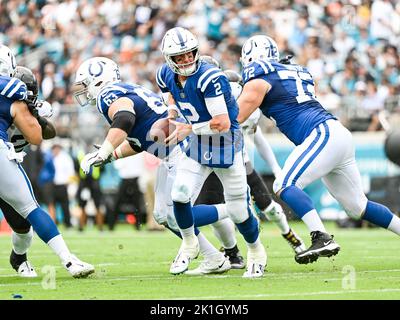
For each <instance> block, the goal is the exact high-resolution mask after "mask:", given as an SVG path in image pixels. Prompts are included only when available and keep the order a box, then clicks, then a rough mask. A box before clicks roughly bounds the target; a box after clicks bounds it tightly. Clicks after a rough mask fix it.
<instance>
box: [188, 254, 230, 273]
mask: <svg viewBox="0 0 400 320" xmlns="http://www.w3.org/2000/svg"><path fill="white" fill-rule="evenodd" d="M230 269H231V263H230V262H229V259H228V257H225V256H224V255H221V256H219V257H218V258H216V259H206V260H204V261H203V262H202V263H200V265H199V266H198V267H197V268H196V269H193V270H187V271H186V272H185V274H187V275H190V276H202V275H206V274H220V273H224V272H227V271H228V270H230Z"/></svg>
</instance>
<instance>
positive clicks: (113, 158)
mask: <svg viewBox="0 0 400 320" xmlns="http://www.w3.org/2000/svg"><path fill="white" fill-rule="evenodd" d="M93 146H94V147H95V148H96V149H97V150H100V148H101V145H99V144H96V143H94V144H93ZM115 160H117V159H116V158H115V157H114V152H113V153H111V154H110V155H109V156H108V158H107V159H105V160H104V161H103V162H102V163H100V164H94V165H93V166H95V167H101V166H104V165H106V164H107V163H110V162H113V161H115Z"/></svg>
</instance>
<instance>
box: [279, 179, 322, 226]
mask: <svg viewBox="0 0 400 320" xmlns="http://www.w3.org/2000/svg"><path fill="white" fill-rule="evenodd" d="M280 198H281V199H282V200H283V201H285V202H286V204H287V205H288V206H289V207H290V208H291V209H292V210H293V212H294V213H295V214H296V215H297V216H298V217H299V218H302V217H303V216H304V215H305V214H306V213H307V212H310V211H311V210H313V209H315V208H314V204H313V203H312V200H311V198H310V197H309V196H308V194H307V193H305V192H304V191H303V190H301V189H299V188H297V187H295V186H289V187H286V188H285V189H284V190H283V191H282V192H281V195H280Z"/></svg>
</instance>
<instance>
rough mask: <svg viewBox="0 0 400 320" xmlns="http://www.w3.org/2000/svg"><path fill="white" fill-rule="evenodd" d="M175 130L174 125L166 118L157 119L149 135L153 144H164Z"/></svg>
mask: <svg viewBox="0 0 400 320" xmlns="http://www.w3.org/2000/svg"><path fill="white" fill-rule="evenodd" d="M174 130H175V125H174V124H172V123H170V122H169V120H168V119H167V118H163V119H159V120H157V121H156V122H154V123H153V125H152V126H151V129H150V132H149V135H150V139H151V140H153V141H154V142H158V143H164V140H165V138H167V137H168V136H169V135H170V134H171V133H172V132H174Z"/></svg>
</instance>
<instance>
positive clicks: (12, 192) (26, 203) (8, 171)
mask: <svg viewBox="0 0 400 320" xmlns="http://www.w3.org/2000/svg"><path fill="white" fill-rule="evenodd" d="M1 142H2V141H0V167H1V168H2V170H1V171H0V181H1V184H2V188H0V197H1V198H2V199H3V200H4V201H5V202H7V203H8V204H9V205H11V206H12V207H13V208H14V209H15V211H17V212H18V213H19V214H20V215H21V216H22V217H23V218H24V219H27V220H28V222H29V223H30V224H31V225H32V227H33V230H34V231H35V232H36V233H37V235H38V236H39V238H40V239H42V241H43V242H45V243H46V244H47V245H48V246H49V247H50V248H51V249H52V250H53V252H54V253H56V254H57V255H58V257H59V258H60V260H61V262H62V264H63V266H64V267H65V268H66V269H67V270H68V272H69V273H70V274H71V275H72V276H74V277H85V276H87V275H89V274H91V273H93V272H94V267H93V266H92V265H90V264H87V263H85V262H82V261H80V260H79V259H78V258H76V257H75V256H74V255H72V254H71V252H70V251H69V249H68V247H67V245H66V243H65V241H64V239H63V238H62V236H61V234H60V232H59V231H58V229H57V226H56V225H55V223H54V221H53V220H52V219H51V218H50V216H49V215H48V214H47V213H46V212H45V211H44V210H43V209H41V208H40V206H39V205H38V203H37V202H36V199H35V196H34V194H33V191H32V187H31V184H30V181H29V179H28V177H27V175H26V173H25V171H24V170H23V168H22V167H21V165H19V164H17V163H16V162H15V161H10V160H8V156H7V155H8V153H9V152H10V151H9V148H8V146H7V145H5V144H4V143H3V144H1ZM16 190H18V192H16Z"/></svg>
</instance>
